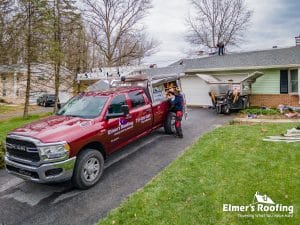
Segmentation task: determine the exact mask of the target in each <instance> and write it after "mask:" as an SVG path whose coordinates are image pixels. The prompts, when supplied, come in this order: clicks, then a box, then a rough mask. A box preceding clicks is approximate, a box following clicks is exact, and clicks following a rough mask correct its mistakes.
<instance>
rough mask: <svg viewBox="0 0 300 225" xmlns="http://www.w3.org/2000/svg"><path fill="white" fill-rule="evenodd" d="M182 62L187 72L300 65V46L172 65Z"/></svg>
mask: <svg viewBox="0 0 300 225" xmlns="http://www.w3.org/2000/svg"><path fill="white" fill-rule="evenodd" d="M180 64H181V65H183V66H184V68H185V72H197V71H221V70H238V69H264V68H289V67H299V66H300V46H294V47H289V48H275V49H269V50H260V51H251V52H242V53H231V54H225V55H223V56H219V55H213V56H208V57H202V58H195V59H182V60H179V61H177V62H175V63H173V64H171V65H170V67H174V66H176V65H177V66H178V65H180Z"/></svg>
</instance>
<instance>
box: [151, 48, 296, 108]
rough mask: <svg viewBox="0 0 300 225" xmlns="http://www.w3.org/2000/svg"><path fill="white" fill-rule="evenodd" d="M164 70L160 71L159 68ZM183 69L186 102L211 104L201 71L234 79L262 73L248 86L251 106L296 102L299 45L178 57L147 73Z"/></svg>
mask: <svg viewBox="0 0 300 225" xmlns="http://www.w3.org/2000/svg"><path fill="white" fill-rule="evenodd" d="M163 71H164V72H163ZM168 71H171V72H170V73H174V74H175V73H177V74H178V73H184V74H185V76H184V77H183V78H182V88H183V91H184V92H185V95H186V99H187V104H188V105H197V106H204V105H211V100H210V97H209V95H208V92H209V91H210V88H211V87H210V85H208V84H207V82H205V80H203V79H201V75H210V76H212V77H214V78H215V79H217V80H219V81H224V82H226V81H229V80H233V81H235V82H238V81H240V80H242V79H244V78H245V77H247V76H249V75H250V74H252V73H254V72H257V71H258V72H262V73H263V75H262V76H261V77H259V78H257V79H256V81H255V82H254V83H253V84H252V85H251V87H250V93H251V95H250V104H251V105H252V106H268V107H277V106H278V105H279V104H285V105H290V106H299V105H300V104H299V93H300V85H298V81H299V79H300V78H299V76H300V46H294V47H288V48H272V49H268V50H258V51H249V52H241V53H231V54H225V55H221V56H219V55H212V56H205V57H200V58H194V59H181V60H179V61H177V62H175V63H173V64H171V65H170V66H168V67H165V68H157V69H149V71H148V73H150V74H154V73H160V74H161V73H168Z"/></svg>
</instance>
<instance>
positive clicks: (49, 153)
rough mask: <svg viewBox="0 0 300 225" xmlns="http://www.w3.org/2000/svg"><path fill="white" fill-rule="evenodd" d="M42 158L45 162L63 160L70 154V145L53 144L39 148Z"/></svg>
mask: <svg viewBox="0 0 300 225" xmlns="http://www.w3.org/2000/svg"><path fill="white" fill-rule="evenodd" d="M38 148H39V151H40V156H41V158H42V159H43V160H47V159H57V158H63V157H65V156H67V155H68V154H69V150H70V145H69V144H68V143H60V144H53V145H52V144H51V145H45V146H39V147H38Z"/></svg>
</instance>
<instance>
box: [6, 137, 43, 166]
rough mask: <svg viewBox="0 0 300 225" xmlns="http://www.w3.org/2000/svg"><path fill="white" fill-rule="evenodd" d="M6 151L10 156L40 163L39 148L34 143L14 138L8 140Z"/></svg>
mask: <svg viewBox="0 0 300 225" xmlns="http://www.w3.org/2000/svg"><path fill="white" fill-rule="evenodd" d="M6 151H7V153H8V154H9V155H10V156H13V157H16V158H19V159H25V160H29V161H32V162H38V161H40V156H39V152H38V149H37V147H36V146H35V144H34V143H32V142H30V141H25V140H18V139H14V138H9V137H8V138H6Z"/></svg>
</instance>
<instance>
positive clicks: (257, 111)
mask: <svg viewBox="0 0 300 225" xmlns="http://www.w3.org/2000/svg"><path fill="white" fill-rule="evenodd" d="M241 113H244V114H255V115H279V114H280V111H279V110H278V109H268V108H266V109H265V108H249V109H243V110H241Z"/></svg>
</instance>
